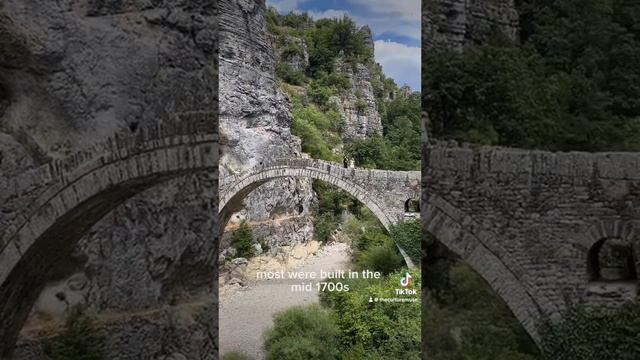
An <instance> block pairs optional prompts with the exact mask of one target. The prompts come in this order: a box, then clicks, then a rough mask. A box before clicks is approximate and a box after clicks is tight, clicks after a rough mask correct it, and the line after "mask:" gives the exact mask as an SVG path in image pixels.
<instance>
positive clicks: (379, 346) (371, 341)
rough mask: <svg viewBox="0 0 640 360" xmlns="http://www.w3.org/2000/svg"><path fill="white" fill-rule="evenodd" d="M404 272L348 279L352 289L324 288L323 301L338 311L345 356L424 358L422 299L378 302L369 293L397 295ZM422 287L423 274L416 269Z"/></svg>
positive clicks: (417, 282) (415, 282)
mask: <svg viewBox="0 0 640 360" xmlns="http://www.w3.org/2000/svg"><path fill="white" fill-rule="evenodd" d="M403 275H404V272H399V273H392V274H390V275H389V276H386V277H384V278H382V279H377V280H375V279H358V280H347V282H348V283H349V285H350V291H349V292H324V293H322V294H321V302H322V303H323V304H325V305H326V306H328V307H330V308H332V309H333V310H334V311H335V314H336V316H335V318H336V321H337V324H338V326H339V328H340V330H341V332H340V333H341V338H340V339H341V344H342V347H343V349H344V352H343V359H354V360H355V359H415V360H418V359H421V355H420V348H421V347H420V318H421V316H420V314H421V311H420V307H421V302H420V301H417V302H404V303H399V302H398V303H392V302H388V303H375V302H371V303H370V302H368V301H367V300H366V299H368V298H369V297H378V298H389V297H395V296H397V295H395V292H394V289H396V288H398V286H399V285H398V283H399V281H400V278H401V277H402V276H403ZM412 276H413V283H412V285H411V287H412V288H415V289H420V280H421V279H420V274H419V273H418V272H416V273H412Z"/></svg>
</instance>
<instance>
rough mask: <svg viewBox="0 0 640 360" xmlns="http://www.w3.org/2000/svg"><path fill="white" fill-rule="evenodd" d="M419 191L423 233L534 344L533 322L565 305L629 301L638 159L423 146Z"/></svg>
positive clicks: (634, 284)
mask: <svg viewBox="0 0 640 360" xmlns="http://www.w3.org/2000/svg"><path fill="white" fill-rule="evenodd" d="M422 189H423V190H422V199H421V202H422V204H423V206H422V208H421V210H422V218H423V226H424V231H425V232H427V233H431V234H432V235H434V236H435V237H436V238H437V239H438V240H439V242H440V243H441V244H443V245H445V246H446V247H447V248H448V249H450V250H451V251H453V252H454V253H456V254H457V255H459V256H460V257H461V258H462V259H463V260H464V261H465V262H466V263H468V264H469V265H470V266H471V267H473V268H474V269H475V271H476V272H478V273H479V274H480V275H481V276H482V277H483V278H484V279H485V280H486V281H487V282H488V283H489V284H490V285H491V286H492V287H493V289H494V290H495V291H496V292H497V294H498V295H499V296H500V297H501V298H502V299H503V300H504V301H505V302H506V304H507V305H508V306H509V308H510V309H511V310H512V312H513V313H514V315H515V316H516V317H517V318H518V320H519V321H520V323H521V324H522V325H523V326H524V328H525V329H526V330H527V332H528V333H529V334H530V336H531V337H532V338H533V339H534V340H535V341H536V342H539V340H540V333H539V325H540V323H541V320H543V319H551V320H554V319H558V318H559V317H560V316H562V314H563V312H564V311H565V310H566V309H568V308H569V307H571V306H574V305H579V304H582V305H586V306H597V307H603V306H604V307H616V306H619V305H620V304H622V303H623V302H625V301H628V300H632V299H634V298H637V296H638V277H637V275H638V274H639V273H640V225H639V220H640V153H582V152H569V153H550V152H544V151H527V150H517V149H504V148H491V147H484V148H471V147H460V146H457V145H454V146H449V145H444V144H430V145H426V146H424V147H423V177H422ZM427 256H428V254H427ZM423 299H426V297H424V298H423Z"/></svg>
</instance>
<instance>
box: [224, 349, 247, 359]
mask: <svg viewBox="0 0 640 360" xmlns="http://www.w3.org/2000/svg"><path fill="white" fill-rule="evenodd" d="M252 359H253V358H252V357H250V356H249V355H246V354H244V353H241V352H239V351H232V352H228V353H226V354H224V355H223V356H222V360H252Z"/></svg>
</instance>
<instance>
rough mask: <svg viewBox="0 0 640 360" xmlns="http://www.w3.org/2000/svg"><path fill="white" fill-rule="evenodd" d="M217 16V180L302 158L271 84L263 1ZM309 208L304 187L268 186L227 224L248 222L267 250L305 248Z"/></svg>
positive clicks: (223, 5) (272, 61)
mask: <svg viewBox="0 0 640 360" xmlns="http://www.w3.org/2000/svg"><path fill="white" fill-rule="evenodd" d="M220 12H221V14H222V16H221V18H220V135H221V145H222V157H221V161H220V176H221V178H224V177H225V176H226V175H228V174H241V173H243V172H245V171H248V170H249V169H251V168H252V167H254V166H257V165H259V164H260V163H261V162H262V161H265V160H269V159H275V158H291V157H302V156H303V154H302V151H301V145H300V139H298V138H297V137H295V136H293V135H292V134H291V124H292V121H293V119H292V117H291V104H290V101H289V99H288V98H287V96H286V95H285V94H284V93H283V92H282V91H281V90H280V89H279V88H278V84H277V80H276V75H275V67H276V55H275V51H274V49H273V47H272V44H271V41H270V39H269V35H268V33H267V31H266V22H265V15H266V5H265V2H264V1H253V0H251V1H248V0H246V1H231V0H224V1H220ZM313 201H314V194H313V191H312V189H311V182H310V181H309V180H304V179H284V180H278V181H273V182H270V183H267V184H265V185H264V186H262V187H260V188H258V189H257V190H256V191H254V192H253V193H252V194H250V195H249V196H248V197H247V198H246V199H245V200H244V202H243V203H242V204H236V205H237V206H236V209H237V210H241V211H239V212H237V213H235V214H234V215H232V216H231V219H230V222H229V224H234V223H237V222H239V221H241V220H242V219H246V220H248V221H249V223H250V224H251V225H252V227H253V228H254V237H255V238H263V239H264V240H265V241H267V242H268V243H269V244H270V248H272V249H277V248H278V246H280V245H292V244H296V243H301V242H307V241H309V240H311V238H312V235H313V222H312V218H311V217H310V207H311V204H312V202H313ZM268 220H277V221H273V222H269V221H268ZM283 234H286V236H283ZM228 239H229V236H228V234H227V235H226V236H223V240H222V244H221V246H222V248H223V249H224V248H226V247H227V246H228V245H229V241H228ZM223 254H225V252H224V251H223Z"/></svg>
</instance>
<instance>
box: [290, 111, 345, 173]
mask: <svg viewBox="0 0 640 360" xmlns="http://www.w3.org/2000/svg"><path fill="white" fill-rule="evenodd" d="M340 124H341V120H340V116H339V114H337V113H336V112H327V113H323V112H321V111H319V110H318V109H317V108H316V107H315V106H313V105H310V106H303V105H302V104H300V103H298V104H295V106H294V110H293V127H292V132H293V134H294V135H296V136H298V137H300V138H301V139H302V150H303V151H304V152H306V153H308V154H310V155H311V156H312V157H313V158H316V159H323V160H329V161H336V162H337V161H341V160H342V157H341V156H339V155H337V154H335V153H334V152H333V148H334V147H335V145H337V144H338V143H339V142H340V141H341V139H340V137H339V135H338V134H337V133H336V132H335V131H336V129H337V128H339V127H340Z"/></svg>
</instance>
